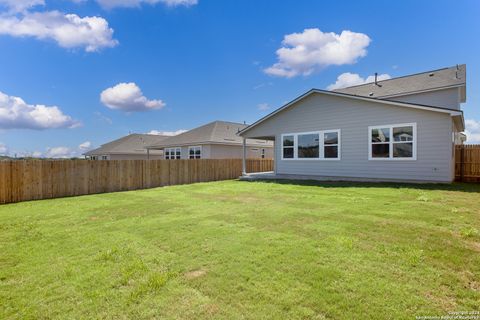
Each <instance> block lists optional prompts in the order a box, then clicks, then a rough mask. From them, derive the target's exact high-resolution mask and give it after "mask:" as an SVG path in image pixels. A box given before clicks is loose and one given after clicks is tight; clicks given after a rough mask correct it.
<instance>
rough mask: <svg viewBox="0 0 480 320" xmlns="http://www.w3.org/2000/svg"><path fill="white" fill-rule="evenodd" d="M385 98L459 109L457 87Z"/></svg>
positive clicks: (458, 91)
mask: <svg viewBox="0 0 480 320" xmlns="http://www.w3.org/2000/svg"><path fill="white" fill-rule="evenodd" d="M387 99H389V100H395V101H402V102H410V103H418V104H425V105H429V106H438V107H443V108H450V109H458V110H460V89H459V88H450V89H445V90H435V91H430V92H423V93H416V94H409V95H404V96H397V97H390V98H387Z"/></svg>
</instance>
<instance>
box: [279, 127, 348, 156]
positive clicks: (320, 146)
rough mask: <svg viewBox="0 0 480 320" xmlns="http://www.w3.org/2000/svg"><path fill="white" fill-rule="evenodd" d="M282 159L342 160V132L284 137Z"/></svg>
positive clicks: (323, 132)
mask: <svg viewBox="0 0 480 320" xmlns="http://www.w3.org/2000/svg"><path fill="white" fill-rule="evenodd" d="M282 159H297V160H302V159H312V160H339V159H340V130H324V131H315V132H300V133H293V134H284V135H282Z"/></svg>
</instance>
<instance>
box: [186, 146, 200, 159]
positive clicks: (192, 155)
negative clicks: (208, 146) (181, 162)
mask: <svg viewBox="0 0 480 320" xmlns="http://www.w3.org/2000/svg"><path fill="white" fill-rule="evenodd" d="M188 158H189V159H201V158H202V147H201V146H196V147H188Z"/></svg>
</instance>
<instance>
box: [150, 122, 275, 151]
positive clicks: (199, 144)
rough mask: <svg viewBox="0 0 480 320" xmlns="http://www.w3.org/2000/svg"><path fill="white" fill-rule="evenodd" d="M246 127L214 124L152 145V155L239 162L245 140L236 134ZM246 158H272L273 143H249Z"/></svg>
mask: <svg viewBox="0 0 480 320" xmlns="http://www.w3.org/2000/svg"><path fill="white" fill-rule="evenodd" d="M246 127H247V125H245V124H241V123H235V122H226V121H214V122H211V123H208V124H206V125H203V126H201V127H198V128H195V129H192V130H189V131H187V132H184V133H182V134H179V135H176V136H173V137H169V138H167V139H165V140H162V141H159V142H157V143H153V144H151V145H149V146H148V147H147V148H148V149H149V152H150V154H151V153H152V152H154V151H158V150H162V151H163V152H164V157H165V159H167V160H168V159H170V160H171V159H235V158H237V159H240V158H242V156H243V147H242V139H241V138H240V137H239V136H238V135H237V133H238V132H239V131H240V130H242V129H244V128H246ZM246 156H247V158H265V159H272V158H273V143H272V142H270V141H265V140H262V139H247V140H246Z"/></svg>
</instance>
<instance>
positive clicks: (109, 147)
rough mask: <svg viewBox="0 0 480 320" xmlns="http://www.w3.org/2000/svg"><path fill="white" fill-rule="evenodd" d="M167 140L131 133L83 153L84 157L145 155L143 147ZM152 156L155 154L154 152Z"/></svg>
mask: <svg viewBox="0 0 480 320" xmlns="http://www.w3.org/2000/svg"><path fill="white" fill-rule="evenodd" d="M167 138H169V137H168V136H161V135H153V134H139V133H133V134H129V135H128V136H125V137H122V138H120V139H117V140H113V141H111V142H108V143H105V144H103V145H102V146H101V147H100V148H97V149H94V150H91V151H88V152H86V153H84V155H86V156H92V155H108V154H146V149H145V147H146V146H147V145H150V144H152V143H157V142H159V141H162V140H165V139H167ZM152 154H155V153H154V152H153V153H152Z"/></svg>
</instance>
